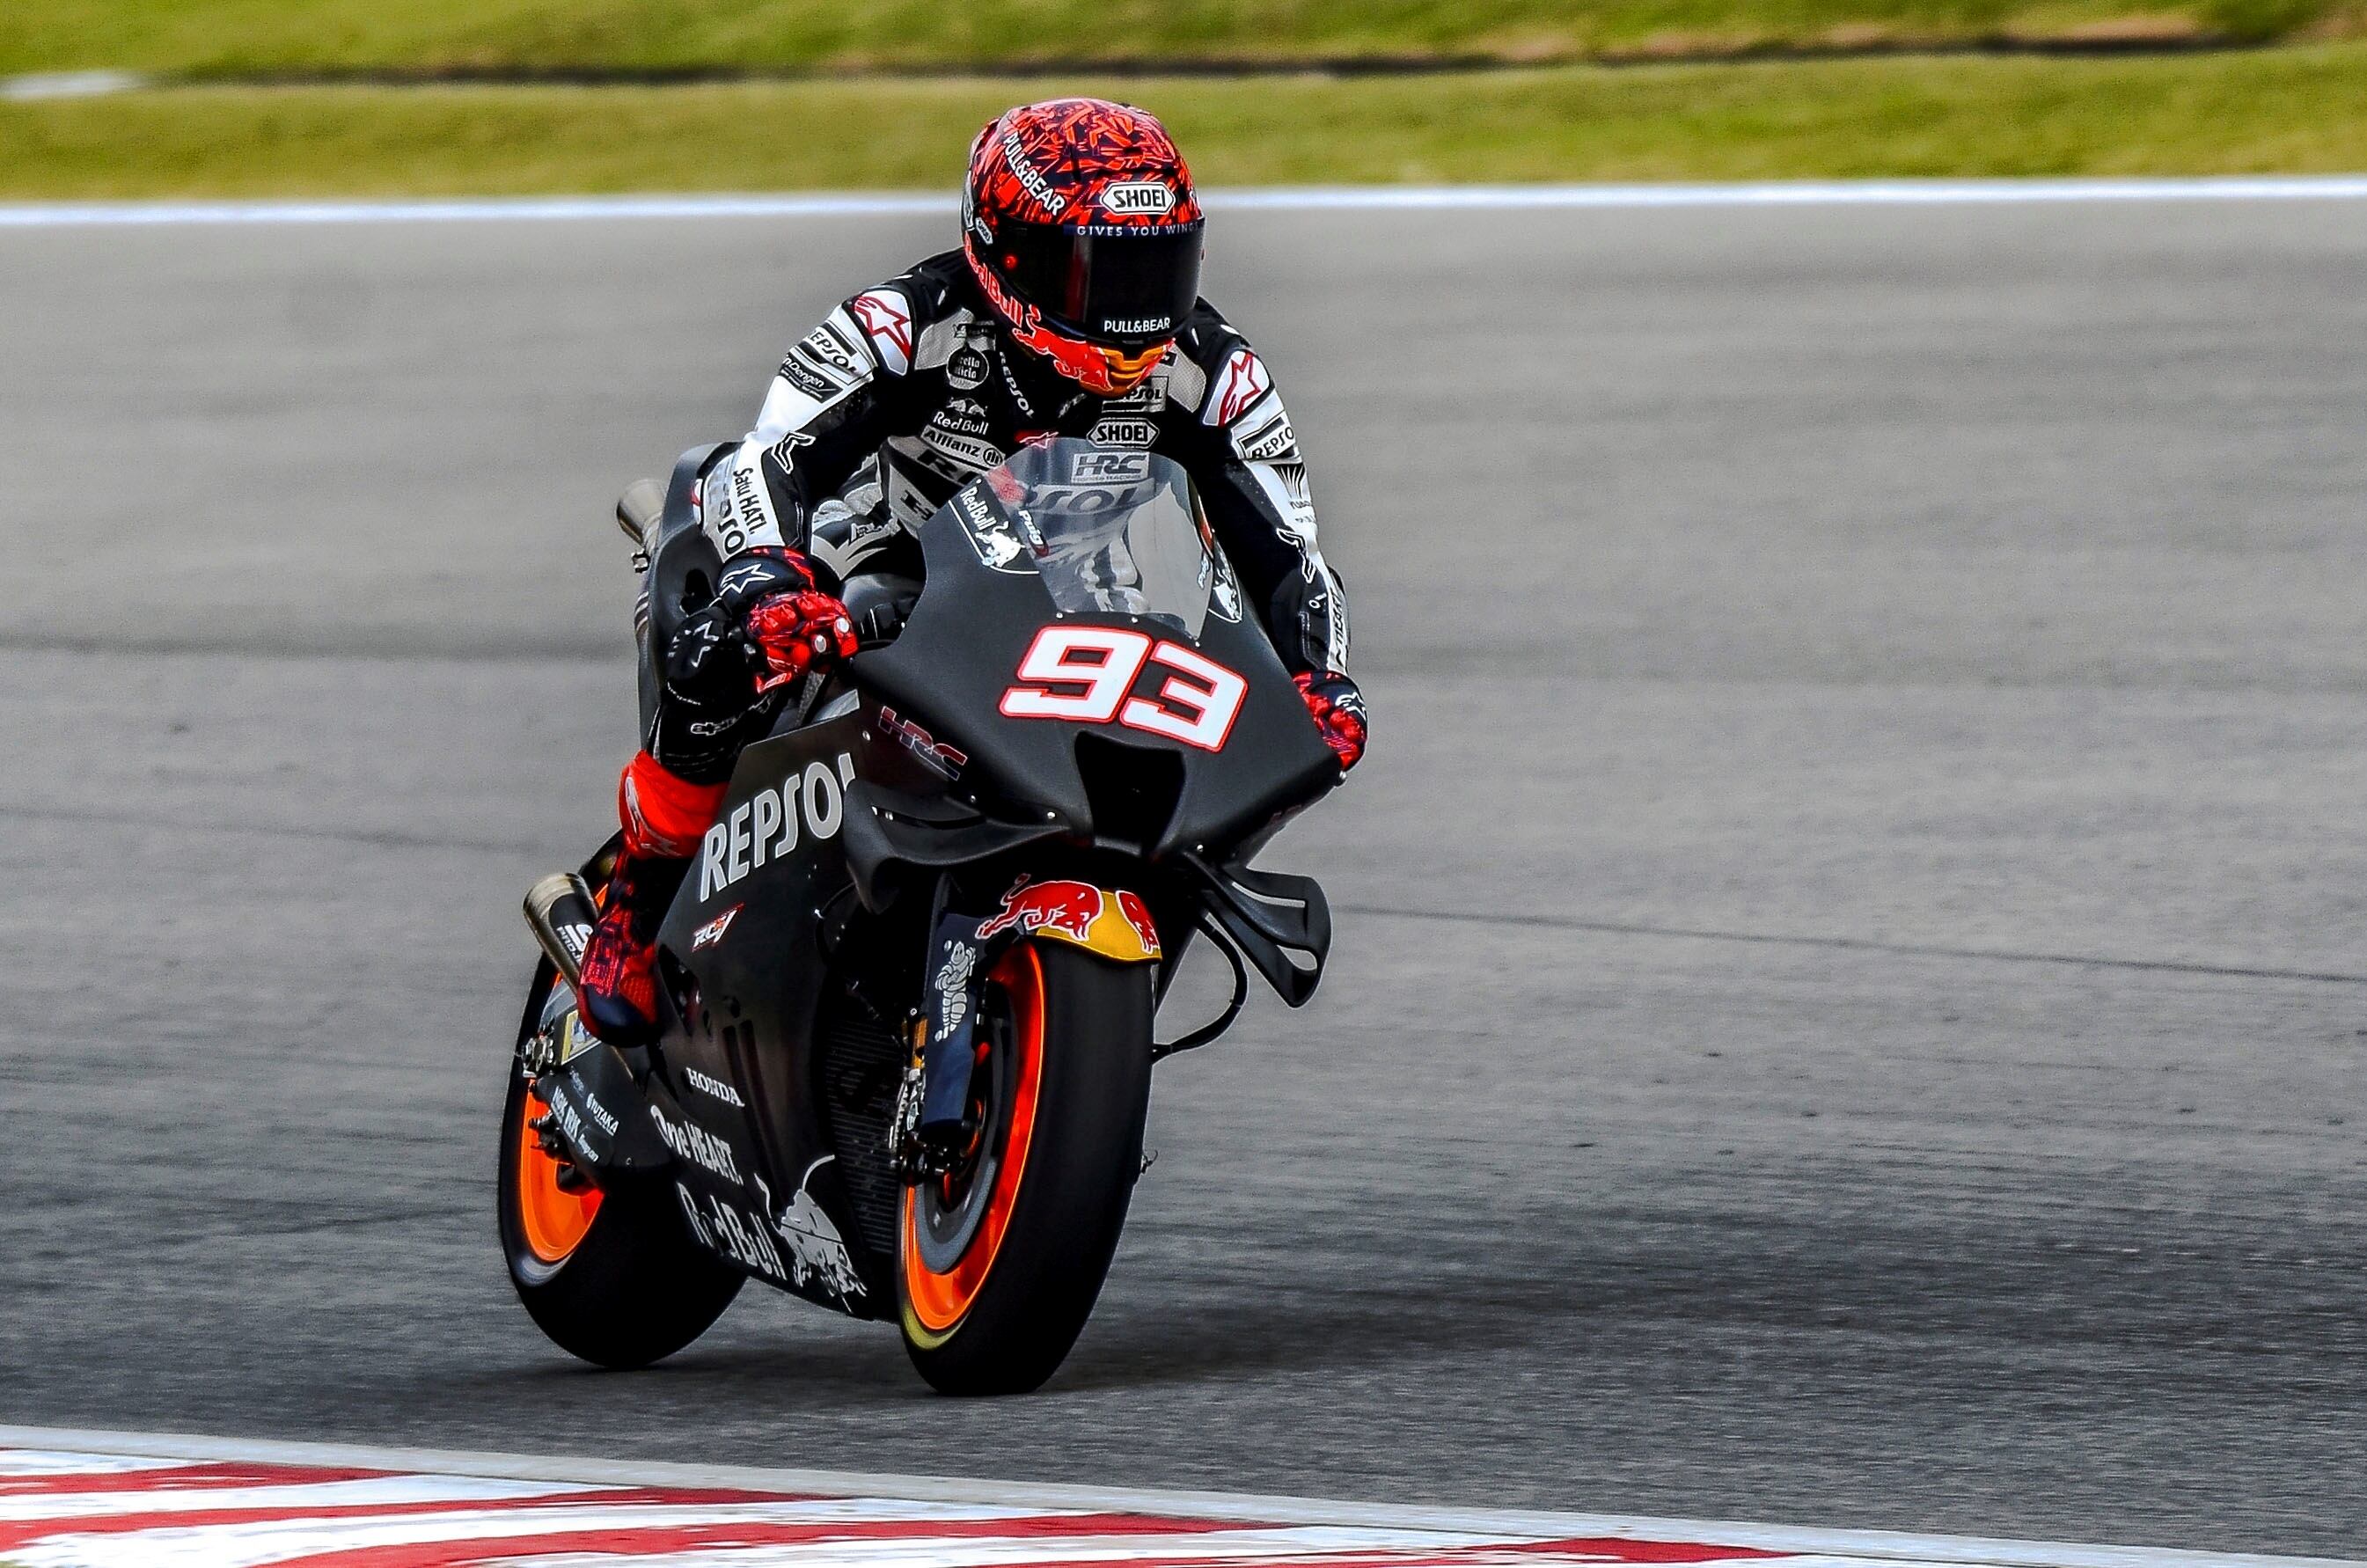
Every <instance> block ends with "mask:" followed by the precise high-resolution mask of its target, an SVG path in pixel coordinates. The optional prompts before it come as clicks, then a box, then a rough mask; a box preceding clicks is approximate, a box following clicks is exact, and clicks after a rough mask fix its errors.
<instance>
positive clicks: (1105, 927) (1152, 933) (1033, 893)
mask: <svg viewBox="0 0 2367 1568" xmlns="http://www.w3.org/2000/svg"><path fill="white" fill-rule="evenodd" d="M1005 932H1016V933H1017V934H1019V935H1020V936H1023V937H1053V938H1055V939H1057V940H1059V941H1063V942H1068V943H1070V944H1072V945H1074V946H1076V947H1080V948H1086V949H1091V950H1092V951H1093V952H1096V953H1099V954H1101V955H1102V956H1103V957H1104V958H1109V959H1116V960H1119V961H1121V962H1130V963H1142V962H1147V961H1149V960H1153V959H1156V958H1158V957H1159V931H1158V928H1157V927H1156V926H1153V925H1152V924H1151V920H1150V910H1149V908H1147V907H1146V906H1145V905H1144V903H1143V902H1142V900H1141V899H1139V898H1138V897H1137V896H1135V895H1134V894H1133V893H1130V892H1104V891H1103V890H1102V889H1100V888H1097V887H1095V886H1093V884H1092V883H1091V882H1072V881H1061V880H1059V879H1057V878H1056V879H1053V880H1050V881H1041V882H1038V881H1030V880H1029V879H1028V878H1025V877H1022V878H1020V879H1019V880H1018V881H1015V882H1014V883H1012V884H1011V891H1010V892H1006V893H1004V894H1003V895H1002V909H1001V910H1000V911H998V912H997V913H996V914H994V915H991V916H990V917H989V918H988V919H987V921H986V923H985V924H984V925H982V926H980V927H979V928H978V939H979V940H980V941H981V942H983V941H987V940H990V939H991V938H992V937H999V936H1002V934H1003V933H1005Z"/></svg>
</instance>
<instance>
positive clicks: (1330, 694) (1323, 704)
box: [1291, 675, 1365, 774]
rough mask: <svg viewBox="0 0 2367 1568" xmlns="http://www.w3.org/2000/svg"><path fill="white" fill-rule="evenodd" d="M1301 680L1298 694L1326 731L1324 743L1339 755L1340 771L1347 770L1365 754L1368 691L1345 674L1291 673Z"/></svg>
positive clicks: (1318, 725) (1297, 679)
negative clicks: (1357, 687) (1358, 686)
mask: <svg viewBox="0 0 2367 1568" xmlns="http://www.w3.org/2000/svg"><path fill="white" fill-rule="evenodd" d="M1291 678H1292V679H1294V680H1296V681H1297V683H1298V695H1299V696H1300V698H1302V699H1305V701H1306V703H1307V713H1308V717H1309V718H1311V719H1313V720H1314V721H1315V727H1316V729H1317V730H1319V731H1320V732H1321V733H1322V735H1323V744H1326V745H1328V746H1330V747H1331V749H1332V751H1334V752H1335V753H1337V754H1338V755H1339V757H1340V771H1341V772H1342V774H1345V773H1346V772H1347V771H1348V769H1350V768H1352V767H1355V766H1356V759H1357V758H1358V757H1361V756H1364V755H1365V694H1364V693H1363V692H1361V691H1358V690H1357V689H1356V683H1355V682H1354V681H1353V680H1350V679H1349V678H1348V677H1347V676H1318V675H1299V676H1292V677H1291Z"/></svg>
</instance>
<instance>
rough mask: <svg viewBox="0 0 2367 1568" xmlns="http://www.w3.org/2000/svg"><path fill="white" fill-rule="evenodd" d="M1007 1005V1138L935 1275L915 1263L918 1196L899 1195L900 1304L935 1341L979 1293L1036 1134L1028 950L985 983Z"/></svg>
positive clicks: (1037, 1005) (1036, 972)
mask: <svg viewBox="0 0 2367 1568" xmlns="http://www.w3.org/2000/svg"><path fill="white" fill-rule="evenodd" d="M987 979H988V980H989V981H990V982H991V983H994V984H996V985H998V986H1000V987H1002V994H1004V995H1005V996H1006V997H1008V998H1009V999H1010V1002H1011V1035H1012V1045H1013V1048H1014V1050H1015V1051H1017V1053H1018V1057H1019V1060H1018V1062H1017V1063H1016V1065H1017V1068H1018V1072H1017V1073H1016V1074H1014V1083H1013V1085H1012V1090H1011V1121H1010V1131H1008V1132H1007V1133H1005V1134H1004V1137H1003V1143H1002V1164H1001V1165H999V1166H998V1167H997V1169H996V1170H995V1173H994V1191H993V1193H992V1194H991V1196H990V1197H989V1199H987V1209H986V1212H985V1213H984V1214H983V1215H981V1216H980V1220H979V1226H978V1233H977V1234H976V1235H974V1236H972V1237H971V1238H970V1242H969V1245H968V1246H967V1247H965V1248H963V1249H962V1255H961V1256H960V1257H958V1258H957V1259H955V1260H954V1265H953V1267H951V1268H948V1269H946V1271H944V1272H943V1273H939V1272H938V1271H936V1270H935V1269H933V1268H931V1267H929V1266H928V1264H927V1263H925V1262H924V1261H923V1259H922V1257H921V1244H920V1237H919V1231H918V1226H919V1216H918V1214H917V1213H916V1212H915V1206H916V1205H917V1204H918V1203H919V1202H920V1193H919V1189H918V1188H911V1189H908V1190H907V1191H906V1192H905V1194H904V1224H903V1232H904V1247H903V1251H904V1299H905V1301H906V1303H907V1304H908V1305H909V1306H910V1307H911V1308H912V1316H913V1317H914V1318H916V1319H918V1320H919V1322H920V1324H921V1326H922V1327H923V1328H924V1329H927V1330H928V1331H930V1332H931V1333H933V1334H942V1333H945V1332H946V1331H947V1330H949V1329H951V1328H953V1327H954V1326H955V1325H956V1324H958V1323H960V1322H961V1320H962V1318H963V1316H964V1315H965V1314H966V1313H968V1311H969V1310H970V1308H971V1307H972V1306H973V1305H975V1304H976V1302H977V1301H978V1293H979V1291H980V1290H983V1289H984V1288H985V1286H986V1277H987V1275H988V1273H989V1272H990V1271H991V1270H992V1268H993V1267H994V1255H995V1253H996V1251H997V1250H998V1249H999V1248H1000V1247H1001V1246H1002V1233H1003V1232H1004V1231H1005V1230H1006V1229H1007V1228H1009V1226H1010V1224H1011V1210H1012V1209H1013V1208H1014V1206H1015V1205H1016V1204H1017V1202H1018V1201H1019V1184H1020V1182H1021V1181H1022V1180H1023V1179H1024V1178H1025V1175H1026V1170H1027V1145H1028V1142H1029V1140H1030V1139H1031V1137H1032V1136H1033V1135H1034V1133H1035V1131H1036V1086H1037V1085H1038V1083H1039V1082H1040V1081H1041V1079H1042V1078H1043V1075H1044V965H1043V960H1040V959H1038V958H1037V957H1036V949H1035V948H1034V947H1032V946H1030V945H1028V944H1025V943H1022V944H1021V945H1020V946H1018V947H1016V948H1014V949H1012V950H1011V951H1010V952H1008V953H1006V954H1004V955H1003V957H1002V961H1001V962H1000V963H998V964H996V965H995V966H994V968H993V970H992V971H990V972H989V973H988V975H987Z"/></svg>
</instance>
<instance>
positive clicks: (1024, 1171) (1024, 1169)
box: [898, 942, 1153, 1394]
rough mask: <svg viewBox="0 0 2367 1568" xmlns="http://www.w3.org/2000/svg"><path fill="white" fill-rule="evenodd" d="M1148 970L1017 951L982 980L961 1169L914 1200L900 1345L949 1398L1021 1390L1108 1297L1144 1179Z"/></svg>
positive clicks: (917, 1190)
mask: <svg viewBox="0 0 2367 1568" xmlns="http://www.w3.org/2000/svg"><path fill="white" fill-rule="evenodd" d="M1151 979H1152V970H1151V966H1150V965H1148V964H1119V963H1113V962H1111V961H1109V960H1105V959H1101V958H1096V957H1094V956H1093V954H1091V953H1088V952H1084V951H1082V950H1081V949H1076V948H1071V947H1067V946H1064V945H1060V944H1055V943H1041V944H1039V943H1036V942H1023V943H1021V944H1020V945H1019V946H1017V947H1015V948H1014V949H1011V950H1010V951H1009V952H1008V953H1006V954H1004V955H1003V957H1002V960H1001V961H1000V962H998V963H997V964H996V965H995V967H994V969H993V970H992V971H991V972H990V973H989V974H988V976H987V985H986V994H985V999H984V1004H983V1006H982V1007H981V1009H980V1019H979V1022H980V1040H981V1042H982V1044H981V1055H980V1062H979V1064H978V1069H977V1071H976V1072H975V1073H974V1074H973V1075H972V1077H971V1094H972V1096H973V1099H974V1101H975V1108H976V1111H977V1116H978V1123H979V1127H980V1132H979V1138H978V1142H977V1143H976V1144H975V1146H974V1147H973V1149H972V1151H971V1153H970V1155H969V1158H968V1161H967V1163H966V1164H965V1165H964V1166H963V1168H962V1169H961V1170H960V1171H958V1172H957V1173H956V1174H955V1175H954V1176H946V1177H940V1178H933V1179H931V1180H929V1181H926V1182H923V1183H922V1184H921V1185H920V1186H918V1187H912V1188H909V1189H907V1191H906V1192H905V1195H904V1207H903V1218H902V1221H901V1225H900V1233H901V1235H900V1266H899V1268H898V1273H899V1276H900V1284H901V1295H902V1307H903V1312H902V1318H903V1329H904V1349H905V1352H906V1353H907V1354H908V1355H910V1356H911V1357H912V1365H913V1366H914V1367H916V1368H918V1369H920V1373H921V1376H922V1377H923V1378H925V1379H927V1380H928V1381H929V1384H930V1386H931V1387H933V1388H934V1389H935V1390H937V1392H940V1393H950V1394H993V1393H1025V1392H1029V1391H1030V1390H1032V1389H1035V1388H1036V1387H1038V1386H1040V1385H1041V1384H1042V1383H1043V1381H1044V1380H1046V1379H1047V1378H1048V1377H1050V1376H1051V1375H1052V1374H1053V1372H1055V1371H1056V1370H1058V1369H1059V1365H1060V1363H1061V1361H1062V1360H1063V1359H1064V1358H1066V1357H1067V1356H1068V1354H1069V1347H1070V1346H1072V1345H1074V1344H1075V1343H1076V1341H1077V1335H1079V1334H1080V1333H1082V1331H1083V1329H1084V1326H1085V1319H1086V1318H1087V1317H1089V1316H1090V1315H1091V1314H1092V1312H1093V1301H1094V1300H1095V1299H1096V1298H1097V1297H1098V1296H1099V1295H1100V1294H1101V1289H1102V1280H1103V1278H1104V1276H1106V1275H1107V1274H1108V1272H1109V1265H1110V1258H1111V1256H1113V1255H1114V1254H1115V1253H1116V1251H1117V1238H1118V1233H1119V1231H1120V1230H1121V1229H1123V1228H1124V1227H1125V1224H1126V1210H1127V1203H1128V1202H1129V1201H1130V1200H1131V1199H1132V1198H1133V1196H1134V1182H1135V1178H1136V1176H1138V1175H1140V1174H1141V1169H1142V1129H1143V1120H1144V1118H1145V1116H1146V1115H1147V1113H1148V1112H1149V1109H1150V1026H1151V1013H1152V1007H1153V999H1152V994H1151Z"/></svg>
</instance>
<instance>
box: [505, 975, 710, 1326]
mask: <svg viewBox="0 0 2367 1568" xmlns="http://www.w3.org/2000/svg"><path fill="white" fill-rule="evenodd" d="M546 967H547V966H546ZM536 994H537V995H538V996H539V995H541V994H543V990H542V986H541V984H539V983H538V985H537V988H536ZM509 1078H510V1089H509V1098H508V1100H507V1101H506V1102H505V1103H504V1106H503V1107H502V1158H501V1197H500V1202H499V1204H498V1205H497V1207H498V1210H499V1213H500V1220H501V1234H502V1253H503V1256H504V1257H505V1258H506V1259H507V1260H508V1263H509V1271H510V1283H511V1284H512V1285H513V1286H515V1287H516V1289H517V1293H518V1300H519V1301H522V1302H524V1303H525V1305H526V1310H527V1315H528V1316H530V1317H532V1318H533V1319H534V1321H535V1323H536V1324H537V1326H538V1327H539V1328H541V1330H542V1332H543V1333H544V1334H546V1335H549V1337H550V1340H551V1343H552V1344H554V1345H557V1346H559V1347H560V1348H561V1349H562V1350H564V1351H566V1352H568V1354H570V1355H572V1356H579V1357H581V1358H583V1359H584V1360H586V1361H590V1362H594V1363H595V1364H596V1365H599V1366H603V1367H615V1368H629V1367H646V1366H648V1365H649V1364H650V1363H651V1362H652V1361H658V1360H663V1358H666V1357H668V1356H671V1355H673V1354H674V1352H675V1351H677V1350H679V1349H681V1348H682V1347H683V1346H685V1345H688V1344H689V1343H690V1342H691V1341H692V1340H694V1339H697V1337H698V1336H699V1335H702V1334H704V1333H706V1332H707V1330H708V1326H709V1325H710V1324H713V1323H714V1322H715V1320H716V1319H717V1318H719V1317H721V1316H722V1315H723V1309H724V1308H726V1307H728V1306H730V1304H731V1298H732V1297H734V1296H736V1295H738V1294H739V1293H740V1287H741V1284H742V1276H741V1275H740V1274H739V1273H738V1272H737V1271H736V1270H734V1269H732V1268H730V1267H727V1266H726V1265H724V1264H723V1263H722V1262H720V1261H719V1260H718V1259H717V1258H715V1257H713V1256H710V1255H708V1253H707V1252H705V1251H704V1250H702V1249H701V1248H700V1247H699V1245H698V1244H697V1242H695V1241H693V1240H692V1239H691V1237H690V1235H689V1233H688V1232H687V1230H686V1229H685V1226H684V1224H683V1219H682V1212H681V1210H680V1209H679V1208H678V1207H677V1206H676V1203H675V1199H674V1193H673V1191H672V1189H671V1188H670V1187H667V1186H665V1185H664V1184H662V1183H651V1184H647V1185H642V1186H635V1187H619V1188H617V1189H615V1190H612V1191H608V1192H601V1191H599V1190H597V1189H595V1188H592V1187H581V1186H578V1187H575V1188H574V1189H572V1190H571V1189H570V1187H567V1186H563V1185H561V1172H562V1171H563V1169H564V1168H565V1167H563V1166H562V1165H561V1164H560V1162H559V1161H557V1160H555V1159H553V1158H552V1157H551V1156H550V1155H549V1153H545V1152H544V1150H543V1147H542V1143H541V1141H540V1140H539V1139H538V1138H537V1137H536V1135H535V1131H534V1129H533V1128H532V1127H530V1126H528V1125H527V1123H528V1122H529V1121H530V1120H531V1119H533V1118H535V1117H537V1116H539V1115H541V1114H542V1103H541V1102H540V1101H539V1100H537V1099H535V1098H534V1097H533V1096H532V1095H531V1094H530V1093H529V1091H528V1089H527V1081H526V1075H525V1074H524V1073H522V1072H521V1071H520V1070H519V1068H518V1065H517V1064H516V1063H515V1062H512V1063H511V1064H510V1069H509Z"/></svg>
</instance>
